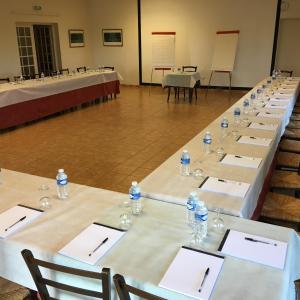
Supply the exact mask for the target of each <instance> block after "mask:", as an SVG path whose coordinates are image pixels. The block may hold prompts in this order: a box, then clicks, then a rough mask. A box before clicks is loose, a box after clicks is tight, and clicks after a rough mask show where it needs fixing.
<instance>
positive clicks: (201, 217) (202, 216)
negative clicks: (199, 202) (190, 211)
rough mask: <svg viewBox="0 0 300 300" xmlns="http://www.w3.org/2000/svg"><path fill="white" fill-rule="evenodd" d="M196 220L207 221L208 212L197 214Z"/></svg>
mask: <svg viewBox="0 0 300 300" xmlns="http://www.w3.org/2000/svg"><path fill="white" fill-rule="evenodd" d="M195 220H196V221H201V222H204V221H207V213H206V214H197V213H196V214H195Z"/></svg>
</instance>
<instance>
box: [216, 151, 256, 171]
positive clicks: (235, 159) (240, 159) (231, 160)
mask: <svg viewBox="0 0 300 300" xmlns="http://www.w3.org/2000/svg"><path fill="white" fill-rule="evenodd" d="M261 161H262V159H261V158H258V157H250V156H244V155H234V154H226V156H225V157H224V158H223V159H222V161H221V163H222V164H227V165H233V166H239V167H246V168H255V169H257V168H258V167H259V165H260V163H261Z"/></svg>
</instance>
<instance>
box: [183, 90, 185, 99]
mask: <svg viewBox="0 0 300 300" xmlns="http://www.w3.org/2000/svg"><path fill="white" fill-rule="evenodd" d="M183 100H185V88H183Z"/></svg>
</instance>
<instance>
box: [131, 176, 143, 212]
mask: <svg viewBox="0 0 300 300" xmlns="http://www.w3.org/2000/svg"><path fill="white" fill-rule="evenodd" d="M129 197H130V199H131V211H132V214H133V215H140V214H141V212H142V200H141V190H140V187H139V185H138V183H137V182H136V181H133V182H132V183H131V187H130V189H129Z"/></svg>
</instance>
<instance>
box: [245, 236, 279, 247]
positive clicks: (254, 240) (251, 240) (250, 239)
mask: <svg viewBox="0 0 300 300" xmlns="http://www.w3.org/2000/svg"><path fill="white" fill-rule="evenodd" d="M245 240H246V241H249V242H254V243H262V244H267V245H273V246H277V244H275V243H270V242H265V241H260V240H256V239H253V238H250V237H245Z"/></svg>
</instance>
